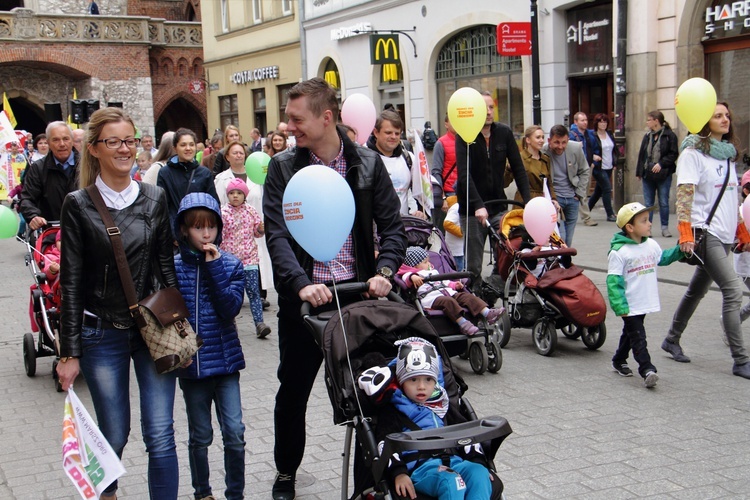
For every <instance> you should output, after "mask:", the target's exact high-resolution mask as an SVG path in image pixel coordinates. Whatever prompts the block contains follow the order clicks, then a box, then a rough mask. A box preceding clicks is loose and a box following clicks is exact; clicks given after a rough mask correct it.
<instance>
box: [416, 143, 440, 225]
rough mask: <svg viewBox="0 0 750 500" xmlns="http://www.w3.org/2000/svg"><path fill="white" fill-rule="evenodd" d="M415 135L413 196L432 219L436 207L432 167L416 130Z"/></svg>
mask: <svg viewBox="0 0 750 500" xmlns="http://www.w3.org/2000/svg"><path fill="white" fill-rule="evenodd" d="M412 133H413V134H414V156H416V158H417V164H416V165H412V168H411V194H412V196H414V199H415V200H417V201H418V202H419V204H420V205H422V211H423V212H424V213H426V214H427V217H430V215H431V214H432V209H433V207H434V206H435V205H434V203H433V201H432V182H431V181H430V166H429V165H428V164H427V156H426V155H425V152H424V146H422V139H421V138H420V137H419V133H418V132H417V131H416V130H412Z"/></svg>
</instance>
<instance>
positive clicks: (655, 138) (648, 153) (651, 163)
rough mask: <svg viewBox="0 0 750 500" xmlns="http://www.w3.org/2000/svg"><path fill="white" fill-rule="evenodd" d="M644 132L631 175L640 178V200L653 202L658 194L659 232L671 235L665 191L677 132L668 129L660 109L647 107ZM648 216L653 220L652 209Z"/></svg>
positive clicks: (674, 163)
mask: <svg viewBox="0 0 750 500" xmlns="http://www.w3.org/2000/svg"><path fill="white" fill-rule="evenodd" d="M646 126H647V127H648V132H646V135H644V136H643V140H642V141H641V149H640V152H639V153H638V163H637V164H636V169H635V176H636V178H637V179H638V180H643V203H645V205H646V206H647V207H652V206H654V202H655V201H656V195H657V193H658V195H659V220H660V221H661V235H662V236H664V237H666V238H671V237H672V233H670V232H669V191H670V189H671V188H672V174H674V172H675V170H676V169H677V156H678V155H679V154H680V151H679V149H678V144H679V143H678V141H677V136H676V135H675V133H674V132H672V128H671V127H670V126H669V123H667V121H666V120H665V119H664V114H663V113H662V112H661V111H650V112H649V113H648V114H647V115H646ZM649 217H651V219H649V220H653V218H654V213H653V212H650V214H649Z"/></svg>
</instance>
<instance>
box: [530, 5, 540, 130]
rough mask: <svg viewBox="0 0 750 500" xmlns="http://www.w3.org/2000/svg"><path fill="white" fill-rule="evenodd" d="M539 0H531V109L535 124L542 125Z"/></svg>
mask: <svg viewBox="0 0 750 500" xmlns="http://www.w3.org/2000/svg"><path fill="white" fill-rule="evenodd" d="M538 14H539V12H538V10H537V0H531V96H532V98H531V111H532V116H533V119H534V125H539V126H541V125H542V95H541V93H542V91H541V89H540V87H541V84H540V83H539V22H538V21H537V16H538Z"/></svg>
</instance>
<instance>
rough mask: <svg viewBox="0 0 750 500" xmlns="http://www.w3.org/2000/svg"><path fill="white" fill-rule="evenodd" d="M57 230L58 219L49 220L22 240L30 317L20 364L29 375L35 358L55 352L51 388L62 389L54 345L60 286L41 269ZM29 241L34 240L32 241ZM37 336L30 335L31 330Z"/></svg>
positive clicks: (58, 329)
mask: <svg viewBox="0 0 750 500" xmlns="http://www.w3.org/2000/svg"><path fill="white" fill-rule="evenodd" d="M59 231H60V224H59V223H51V224H50V226H48V227H47V228H46V229H44V230H42V231H41V232H40V233H39V234H38V235H36V237H35V238H29V239H28V240H27V241H24V244H25V245H26V249H27V252H26V255H25V256H24V261H25V262H26V267H28V268H29V271H30V272H31V276H32V277H33V279H34V284H33V285H31V286H30V287H29V288H30V294H31V297H30V300H29V317H30V320H31V333H25V334H24V335H23V364H24V368H25V369H26V375H27V376H29V377H33V376H34V375H35V374H36V359H37V358H41V357H46V356H55V361H54V362H53V363H52V377H53V380H54V382H55V388H56V389H57V391H58V392H62V386H61V385H60V382H59V381H58V379H57V362H58V360H59V359H60V354H59V349H58V345H57V332H59V331H60V289H59V285H58V283H49V282H48V280H47V275H46V274H45V272H44V268H45V267H46V266H45V263H46V258H45V256H44V252H45V251H46V250H47V249H48V248H49V247H50V246H52V245H54V244H55V239H56V237H57V234H58V232H59ZM31 241H34V243H33V244H32V243H31ZM35 333H36V334H38V335H39V337H38V339H36V340H35V339H34V334H35Z"/></svg>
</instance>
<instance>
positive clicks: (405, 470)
mask: <svg viewBox="0 0 750 500" xmlns="http://www.w3.org/2000/svg"><path fill="white" fill-rule="evenodd" d="M395 345H397V346H398V356H397V357H396V358H395V359H394V360H392V361H391V362H390V363H389V365H388V366H387V367H373V368H369V369H368V370H365V371H364V372H363V373H362V375H360V377H359V379H358V385H359V387H360V388H361V389H362V390H363V391H364V392H365V393H366V394H367V395H368V396H371V397H372V398H373V399H374V400H375V402H376V404H377V405H378V406H377V407H378V412H377V413H378V421H379V422H380V424H379V425H378V427H377V431H376V436H375V437H376V439H377V441H378V443H380V444H379V445H378V447H379V449H381V450H382V448H383V444H384V440H385V436H387V435H388V434H391V433H398V432H410V431H415V430H424V429H433V428H437V427H443V426H444V425H445V423H444V421H443V419H444V418H445V416H446V414H447V412H448V407H449V398H448V394H447V393H446V391H445V390H444V389H443V387H442V384H441V382H442V373H443V370H442V362H441V359H440V355H439V354H438V352H437V349H435V346H433V345H432V344H431V343H430V342H428V341H427V340H424V339H422V338H419V337H409V338H407V339H404V340H399V341H397V342H396V343H395ZM394 369H395V379H394V377H393V370H394ZM389 458H390V460H391V462H390V465H389V467H388V474H389V475H390V477H391V479H392V481H393V482H394V484H395V489H396V493H398V494H399V495H401V496H403V497H408V498H411V499H414V498H416V497H417V493H423V494H426V495H431V496H434V497H439V498H448V499H463V498H471V499H489V498H490V495H491V492H492V484H491V481H492V480H493V479H494V477H493V476H492V475H491V474H490V472H489V469H488V468H487V467H486V465H485V463H486V460H485V457H484V455H483V453H482V451H481V447H480V446H467V447H465V448H463V449H454V450H445V451H444V453H442V454H440V456H435V457H431V458H427V459H423V460H418V457H417V455H416V452H413V451H411V452H410V451H405V452H403V453H394V454H393V455H392V456H391V457H389Z"/></svg>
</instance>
